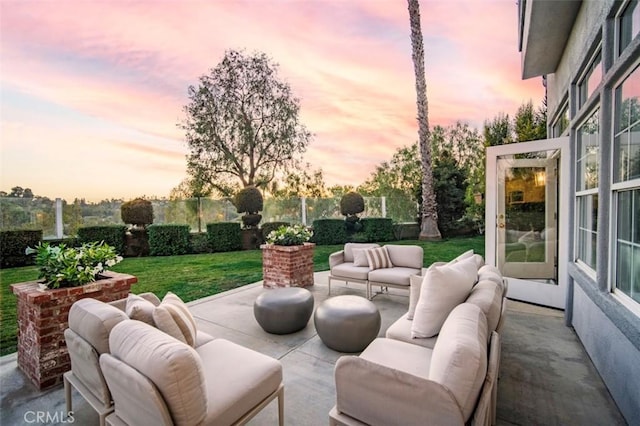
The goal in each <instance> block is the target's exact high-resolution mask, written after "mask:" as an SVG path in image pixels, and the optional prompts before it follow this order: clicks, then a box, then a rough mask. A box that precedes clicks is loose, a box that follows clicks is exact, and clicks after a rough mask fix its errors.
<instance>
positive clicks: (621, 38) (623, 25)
mask: <svg viewBox="0 0 640 426" xmlns="http://www.w3.org/2000/svg"><path fill="white" fill-rule="evenodd" d="M618 22H619V23H618V55H620V54H621V53H622V52H623V51H624V49H625V48H626V47H627V46H628V45H629V43H631V40H633V39H634V38H635V36H637V35H638V32H640V7H638V0H632V1H630V2H629V4H627V7H625V9H624V11H623V12H622V14H621V15H620V20H619V21H618Z"/></svg>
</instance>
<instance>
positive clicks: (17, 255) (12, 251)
mask: <svg viewBox="0 0 640 426" xmlns="http://www.w3.org/2000/svg"><path fill="white" fill-rule="evenodd" d="M40 241H42V229H39V230H22V231H1V232H0V267H2V268H12V267H14V266H25V265H33V264H34V257H33V256H27V255H26V254H25V253H24V251H25V249H26V248H27V247H35V246H37V245H38V243H39V242H40Z"/></svg>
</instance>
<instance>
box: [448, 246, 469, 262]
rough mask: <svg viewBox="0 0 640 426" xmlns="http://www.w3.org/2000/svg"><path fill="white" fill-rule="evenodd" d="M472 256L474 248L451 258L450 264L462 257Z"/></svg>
mask: <svg viewBox="0 0 640 426" xmlns="http://www.w3.org/2000/svg"><path fill="white" fill-rule="evenodd" d="M471 256H473V249H472V250H467V251H465V252H464V253H462V254H461V255H460V256H458V257H456V258H455V259H452V260H450V261H449V264H450V265H452V264H454V263H458V262H460V261H461V260H462V259H466V258H468V257H471Z"/></svg>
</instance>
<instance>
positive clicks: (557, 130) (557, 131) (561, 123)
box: [551, 102, 569, 138]
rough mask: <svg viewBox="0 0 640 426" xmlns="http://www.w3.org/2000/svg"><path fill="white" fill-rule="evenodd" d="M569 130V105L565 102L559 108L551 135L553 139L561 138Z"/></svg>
mask: <svg viewBox="0 0 640 426" xmlns="http://www.w3.org/2000/svg"><path fill="white" fill-rule="evenodd" d="M568 128H569V103H568V102H565V103H564V105H563V106H562V108H560V113H559V114H558V118H556V121H554V123H553V126H552V128H551V134H552V136H553V137H554V138H558V137H560V136H562V135H563V134H564V132H565V130H567V129H568Z"/></svg>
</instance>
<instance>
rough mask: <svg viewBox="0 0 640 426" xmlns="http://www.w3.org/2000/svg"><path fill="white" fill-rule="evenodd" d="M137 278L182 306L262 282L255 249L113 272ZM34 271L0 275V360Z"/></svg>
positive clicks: (471, 243)
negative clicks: (18, 288)
mask: <svg viewBox="0 0 640 426" xmlns="http://www.w3.org/2000/svg"><path fill="white" fill-rule="evenodd" d="M394 244H419V245H421V246H422V247H423V248H424V264H425V265H430V264H432V263H433V262H436V261H446V260H450V259H453V258H454V257H456V256H457V255H459V254H460V253H462V252H464V251H466V250H469V249H473V250H474V251H475V252H476V253H480V254H484V237H482V236H479V237H473V238H455V239H450V240H444V241H439V242H423V241H409V240H407V241H400V242H397V243H394ZM341 249H342V245H339V246H316V248H315V251H314V259H313V261H314V269H315V271H325V270H327V269H329V255H330V254H331V253H333V252H335V251H337V250H341ZM113 270H114V271H117V272H123V273H127V274H131V275H135V276H136V277H138V283H137V284H134V285H133V287H132V291H133V292H134V293H143V292H147V291H150V292H153V293H155V294H156V295H158V297H160V298H162V296H164V295H165V294H166V292H167V291H172V292H174V293H175V294H177V295H178V296H180V297H181V298H182V299H183V300H184V301H185V302H189V301H191V300H195V299H199V298H202V297H205V296H210V295H212V294H216V293H220V292H223V291H226V290H230V289H232V288H237V287H242V286H243V285H246V284H250V283H253V282H256V281H260V280H261V279H262V253H261V252H260V250H250V251H240V252H231V253H213V254H194V255H185V256H166V257H139V258H126V259H125V260H124V261H122V262H121V263H119V264H118V265H116V267H114V268H113ZM37 277H38V270H37V268H36V267H35V266H29V267H24V268H12V269H2V270H0V285H1V286H2V291H1V292H0V355H6V354H8V353H12V352H15V351H16V339H17V338H16V335H17V328H18V326H17V320H16V298H15V296H14V295H13V294H12V293H11V289H10V288H9V285H10V284H13V283H18V282H24V281H32V280H35V279H37Z"/></svg>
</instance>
